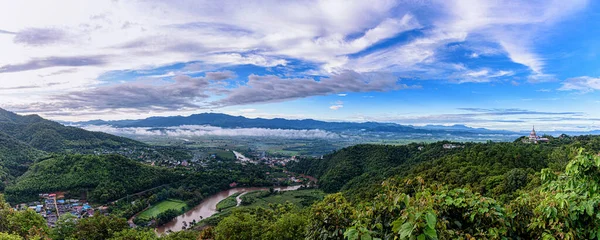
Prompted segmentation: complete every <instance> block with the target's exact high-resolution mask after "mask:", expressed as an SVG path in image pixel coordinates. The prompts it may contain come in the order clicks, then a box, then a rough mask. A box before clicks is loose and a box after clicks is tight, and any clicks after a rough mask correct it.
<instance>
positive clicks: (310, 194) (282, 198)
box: [198, 189, 325, 227]
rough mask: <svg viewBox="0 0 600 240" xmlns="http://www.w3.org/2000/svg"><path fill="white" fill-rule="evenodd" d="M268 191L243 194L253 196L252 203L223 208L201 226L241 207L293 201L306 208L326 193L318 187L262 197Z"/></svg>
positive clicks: (210, 223) (214, 222) (218, 220)
mask: <svg viewBox="0 0 600 240" xmlns="http://www.w3.org/2000/svg"><path fill="white" fill-rule="evenodd" d="M265 192H266V193H268V191H262V190H261V191H254V192H249V193H246V194H244V195H242V198H243V197H244V196H246V195H248V196H249V197H252V199H253V202H252V203H251V204H250V205H246V206H244V205H242V206H240V207H231V208H227V209H223V211H221V212H218V213H216V214H215V215H213V216H211V217H209V218H205V219H203V220H202V221H201V222H200V224H199V225H198V226H199V227H202V226H206V225H211V226H215V225H216V224H217V223H219V222H220V221H221V220H222V219H223V218H225V217H227V216H229V215H230V214H231V212H232V211H233V209H239V208H255V207H262V208H268V207H269V204H271V203H272V204H285V203H286V202H290V203H293V204H295V205H297V206H298V207H300V208H306V207H309V206H310V205H312V204H313V203H314V202H315V201H319V200H322V199H323V198H324V197H325V193H324V192H323V191H321V190H318V189H305V190H295V191H284V192H279V193H277V194H270V195H269V196H266V197H260V196H261V195H263V194H265Z"/></svg>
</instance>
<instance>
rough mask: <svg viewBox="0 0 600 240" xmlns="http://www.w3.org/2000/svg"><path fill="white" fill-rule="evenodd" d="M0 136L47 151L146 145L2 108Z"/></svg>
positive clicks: (82, 150) (77, 150)
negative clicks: (3, 135)
mask: <svg viewBox="0 0 600 240" xmlns="http://www.w3.org/2000/svg"><path fill="white" fill-rule="evenodd" d="M0 133H3V134H5V135H7V136H10V137H11V138H13V139H15V140H18V141H20V142H22V143H25V144H27V145H29V146H31V147H34V148H36V149H39V150H43V151H47V152H65V151H70V152H85V151H86V150H92V149H96V148H120V147H124V146H145V144H143V143H141V142H138V141H134V140H131V139H128V138H124V137H118V136H114V135H110V134H106V133H100V132H91V131H87V130H84V129H81V128H76V127H68V126H64V125H62V124H60V123H57V122H54V121H50V120H46V119H44V118H42V117H40V116H38V115H27V116H21V115H18V114H15V113H12V112H9V111H6V110H4V109H1V108H0Z"/></svg>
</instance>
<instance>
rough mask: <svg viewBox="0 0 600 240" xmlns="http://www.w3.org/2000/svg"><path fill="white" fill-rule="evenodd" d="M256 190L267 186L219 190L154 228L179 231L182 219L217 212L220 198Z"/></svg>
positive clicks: (203, 216)
mask: <svg viewBox="0 0 600 240" xmlns="http://www.w3.org/2000/svg"><path fill="white" fill-rule="evenodd" d="M298 188H300V185H298V186H289V187H273V189H275V190H276V191H291V190H297V189H298ZM257 190H269V188H268V187H242V188H232V189H229V190H225V191H222V192H219V193H217V194H214V195H212V196H210V197H208V198H206V199H204V200H203V201H202V202H201V203H200V204H198V205H197V206H196V207H194V208H192V209H191V210H189V211H187V212H186V213H184V214H182V215H180V216H178V217H176V218H175V219H173V220H171V222H168V223H167V224H164V225H162V226H160V227H158V228H156V232H157V233H158V234H163V233H165V232H167V231H169V230H171V231H173V232H177V231H181V229H182V227H183V226H184V225H183V222H184V221H185V222H186V223H188V224H189V223H191V222H192V221H193V220H194V219H195V220H196V221H200V220H202V219H204V218H207V217H210V216H212V215H214V214H215V213H217V212H218V211H217V203H219V202H220V201H221V200H223V199H225V198H227V197H229V196H231V195H233V194H236V193H239V192H251V191H257Z"/></svg>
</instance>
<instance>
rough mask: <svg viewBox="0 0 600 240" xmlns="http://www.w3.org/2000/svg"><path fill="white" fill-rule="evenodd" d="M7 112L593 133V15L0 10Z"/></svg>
mask: <svg viewBox="0 0 600 240" xmlns="http://www.w3.org/2000/svg"><path fill="white" fill-rule="evenodd" d="M0 6H1V7H0V53H1V54H0V107H1V108H5V109H7V110H10V111H15V112H17V113H21V114H30V113H36V114H40V115H42V116H43V117H47V118H50V119H54V120H64V121H83V120H92V119H104V120H116V119H140V118H145V117H150V116H171V115H190V114H193V113H200V112H222V113H226V114H231V115H243V116H246V117H264V118H273V117H284V118H291V119H298V118H313V119H319V120H336V121H379V122H395V123H400V124H407V125H425V124H444V125H452V124H464V125H467V126H471V127H485V128H491V129H506V130H528V129H531V126H532V125H536V128H537V129H544V130H548V131H550V130H577V131H584V130H592V129H594V130H595V129H600V113H599V112H598V111H597V109H598V106H599V105H600V97H599V95H598V91H600V78H599V77H600V68H598V65H599V63H600V55H599V53H600V48H599V47H598V46H599V45H598V44H597V43H598V40H597V39H598V37H599V36H600V15H598V14H597V13H598V12H600V3H599V2H595V1H585V0H573V1H558V0H555V1H466V0H464V1H463V0H455V1H441V0H439V1H438V0H430V1H418V0H414V1H409V0H406V1H384V0H382V1H374V2H370V1H342V0H339V1H312V0H311V1H285V2H282V1H184V0H175V1H156V0H150V1H120V0H114V1H77V0H70V1H67V0H61V1H4V2H2V3H0Z"/></svg>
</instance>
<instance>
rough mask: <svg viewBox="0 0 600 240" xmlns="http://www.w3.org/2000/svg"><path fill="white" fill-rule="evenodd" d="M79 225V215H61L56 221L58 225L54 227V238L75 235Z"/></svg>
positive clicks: (60, 239) (65, 237)
mask: <svg viewBox="0 0 600 240" xmlns="http://www.w3.org/2000/svg"><path fill="white" fill-rule="evenodd" d="M76 227H77V217H76V216H75V215H73V214H71V213H66V214H63V215H61V216H60V217H59V218H58V221H57V222H56V227H55V228H54V229H52V239H54V240H64V239H69V237H71V236H73V233H75V231H76V230H77V229H76Z"/></svg>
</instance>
